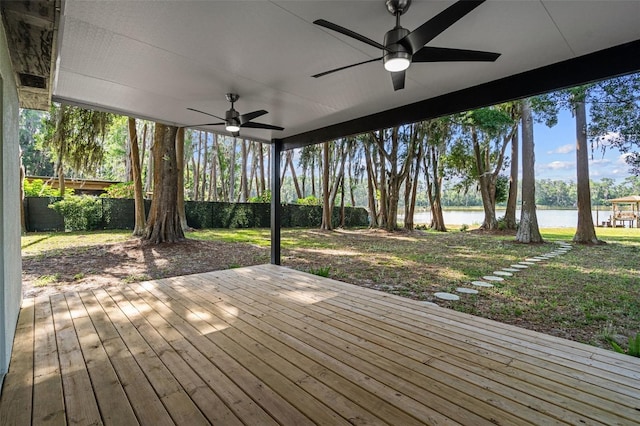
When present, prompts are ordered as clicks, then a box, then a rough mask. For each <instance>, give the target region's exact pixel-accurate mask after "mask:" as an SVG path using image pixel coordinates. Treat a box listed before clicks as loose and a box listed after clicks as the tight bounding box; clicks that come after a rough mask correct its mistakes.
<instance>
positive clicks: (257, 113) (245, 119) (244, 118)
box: [240, 109, 269, 125]
mask: <svg viewBox="0 0 640 426" xmlns="http://www.w3.org/2000/svg"><path fill="white" fill-rule="evenodd" d="M265 114H269V113H268V112H267V111H265V110H263V109H261V110H258V111H253V112H248V113H246V114H242V115H241V116H240V125H242V124H244V123H247V122H249V121H251V120H253V119H254V118H258V117H262V116H263V115H265Z"/></svg>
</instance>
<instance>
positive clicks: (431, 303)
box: [422, 302, 440, 306]
mask: <svg viewBox="0 0 640 426" xmlns="http://www.w3.org/2000/svg"><path fill="white" fill-rule="evenodd" d="M422 304H424V305H427V306H440V305H438V304H437V303H433V302H422Z"/></svg>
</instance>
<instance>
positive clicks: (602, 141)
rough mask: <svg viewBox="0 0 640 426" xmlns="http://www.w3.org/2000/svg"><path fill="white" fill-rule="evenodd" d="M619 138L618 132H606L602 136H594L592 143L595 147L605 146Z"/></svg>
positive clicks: (609, 145)
mask: <svg viewBox="0 0 640 426" xmlns="http://www.w3.org/2000/svg"><path fill="white" fill-rule="evenodd" d="M620 139H621V136H620V133H618V132H608V133H607V134H606V135H604V136H599V137H597V138H595V140H594V145H595V147H596V148H606V147H611V146H614V145H613V143H614V142H617V141H619V140H620Z"/></svg>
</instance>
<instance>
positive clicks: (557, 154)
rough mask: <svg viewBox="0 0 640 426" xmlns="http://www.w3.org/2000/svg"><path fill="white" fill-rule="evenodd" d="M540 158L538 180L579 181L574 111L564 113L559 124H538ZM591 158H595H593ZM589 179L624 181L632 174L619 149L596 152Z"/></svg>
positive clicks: (534, 135)
mask: <svg viewBox="0 0 640 426" xmlns="http://www.w3.org/2000/svg"><path fill="white" fill-rule="evenodd" d="M533 139H534V143H535V155H536V179H551V180H564V181H569V180H573V181H574V182H575V180H576V149H575V145H576V125H575V119H574V118H573V117H572V116H571V112H570V111H565V110H563V111H561V112H560V114H559V116H558V124H556V125H555V126H554V127H551V128H549V127H547V126H545V125H544V124H542V123H536V124H535V125H534V129H533ZM590 158H591V155H590ZM589 176H590V177H591V179H592V180H594V181H599V180H601V179H602V178H611V179H614V180H615V181H616V182H617V183H620V182H622V181H623V180H624V179H625V178H626V177H627V176H631V174H630V173H629V166H628V165H627V164H626V163H625V161H624V157H623V155H622V154H621V153H620V151H618V150H617V149H615V148H607V150H606V151H605V153H604V154H603V152H602V150H601V149H599V148H596V149H595V150H593V158H591V159H590V161H589Z"/></svg>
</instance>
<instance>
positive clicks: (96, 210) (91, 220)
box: [49, 195, 101, 231]
mask: <svg viewBox="0 0 640 426" xmlns="http://www.w3.org/2000/svg"><path fill="white" fill-rule="evenodd" d="M49 208H50V209H53V210H55V211H57V212H58V213H60V214H61V215H62V217H63V218H64V226H65V229H66V230H68V231H90V230H92V229H97V228H98V224H99V223H100V218H101V213H100V201H99V200H98V199H97V198H96V197H91V196H88V195H82V196H79V195H69V196H67V197H65V198H64V199H62V200H60V201H56V202H55V203H53V204H50V205H49Z"/></svg>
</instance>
